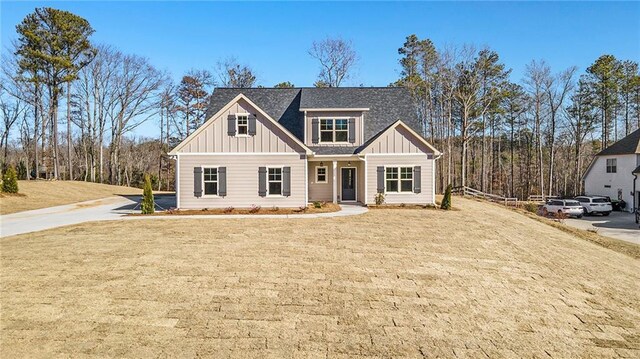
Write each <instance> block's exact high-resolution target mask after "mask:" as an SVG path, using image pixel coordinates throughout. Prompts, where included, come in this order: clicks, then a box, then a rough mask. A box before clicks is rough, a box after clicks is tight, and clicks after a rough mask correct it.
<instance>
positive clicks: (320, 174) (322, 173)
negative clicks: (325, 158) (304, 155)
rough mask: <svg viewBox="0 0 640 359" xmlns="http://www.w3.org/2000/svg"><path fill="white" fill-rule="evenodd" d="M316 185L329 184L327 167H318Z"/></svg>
mask: <svg viewBox="0 0 640 359" xmlns="http://www.w3.org/2000/svg"><path fill="white" fill-rule="evenodd" d="M316 183H327V167H326V166H319V167H316Z"/></svg>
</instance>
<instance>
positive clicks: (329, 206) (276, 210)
mask: <svg viewBox="0 0 640 359" xmlns="http://www.w3.org/2000/svg"><path fill="white" fill-rule="evenodd" d="M340 209H341V208H340V205H338V204H335V203H326V204H323V205H322V207H321V208H316V207H315V206H313V205H309V206H307V207H304V208H280V207H260V208H204V209H181V210H167V211H158V212H155V213H153V214H139V213H134V214H130V216H173V215H177V216H193V215H234V214H242V215H244V214H250V215H256V216H259V215H265V214H272V215H273V214H281V215H286V214H314V213H331V212H337V211H339V210H340Z"/></svg>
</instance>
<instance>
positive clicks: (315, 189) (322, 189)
mask: <svg viewBox="0 0 640 359" xmlns="http://www.w3.org/2000/svg"><path fill="white" fill-rule="evenodd" d="M323 164H324V166H325V167H327V183H316V167H319V166H320V162H309V201H328V202H331V201H332V200H333V181H332V179H333V169H332V167H333V164H332V162H331V161H327V162H324V163H323Z"/></svg>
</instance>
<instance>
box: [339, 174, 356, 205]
mask: <svg viewBox="0 0 640 359" xmlns="http://www.w3.org/2000/svg"><path fill="white" fill-rule="evenodd" d="M342 200H343V201H355V200H356V169H355V168H343V169H342Z"/></svg>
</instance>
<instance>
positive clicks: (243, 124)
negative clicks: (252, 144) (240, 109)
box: [236, 115, 249, 135]
mask: <svg viewBox="0 0 640 359" xmlns="http://www.w3.org/2000/svg"><path fill="white" fill-rule="evenodd" d="M236 129H237V131H238V132H237V134H238V135H247V134H249V116H247V115H236Z"/></svg>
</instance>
